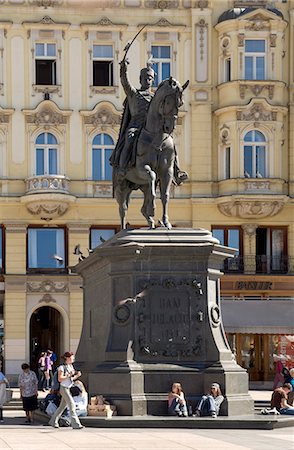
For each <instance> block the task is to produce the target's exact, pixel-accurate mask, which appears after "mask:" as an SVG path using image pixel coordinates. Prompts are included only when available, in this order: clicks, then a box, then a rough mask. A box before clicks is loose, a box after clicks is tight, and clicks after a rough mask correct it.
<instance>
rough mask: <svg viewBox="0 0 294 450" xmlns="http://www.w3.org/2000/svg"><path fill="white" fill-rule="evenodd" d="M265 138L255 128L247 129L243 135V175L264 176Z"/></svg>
mask: <svg viewBox="0 0 294 450" xmlns="http://www.w3.org/2000/svg"><path fill="white" fill-rule="evenodd" d="M266 146H267V144H266V139H265V136H264V135H263V134H262V133H261V132H260V131H257V130H252V131H249V132H248V133H247V134H246V135H245V137H244V177H245V178H264V177H266V176H267V171H266V153H267V152H266Z"/></svg>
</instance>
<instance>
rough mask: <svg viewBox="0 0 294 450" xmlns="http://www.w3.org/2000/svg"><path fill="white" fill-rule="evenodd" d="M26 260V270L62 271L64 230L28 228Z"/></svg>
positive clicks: (63, 262) (63, 266)
mask: <svg viewBox="0 0 294 450" xmlns="http://www.w3.org/2000/svg"><path fill="white" fill-rule="evenodd" d="M27 260H28V269H64V268H65V267H66V265H65V263H66V262H65V230H64V229H63V228H29V229H28V258H27Z"/></svg>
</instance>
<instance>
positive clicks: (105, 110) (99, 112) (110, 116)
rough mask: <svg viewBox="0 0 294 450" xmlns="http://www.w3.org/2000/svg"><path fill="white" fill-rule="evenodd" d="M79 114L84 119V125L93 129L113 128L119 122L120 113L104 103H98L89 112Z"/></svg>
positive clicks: (84, 111)
mask: <svg viewBox="0 0 294 450" xmlns="http://www.w3.org/2000/svg"><path fill="white" fill-rule="evenodd" d="M80 114H81V115H82V116H83V117H84V123H85V124H86V125H92V126H93V127H101V128H103V127H104V126H105V127H113V126H116V125H120V122H121V114H120V112H119V111H117V110H116V109H115V108H114V107H113V105H112V104H110V103H106V102H103V103H102V104H101V103H98V104H97V105H96V106H95V108H94V109H93V110H91V111H87V110H83V111H80Z"/></svg>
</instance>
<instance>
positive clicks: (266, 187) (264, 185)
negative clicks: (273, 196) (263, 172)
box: [245, 180, 270, 191]
mask: <svg viewBox="0 0 294 450" xmlns="http://www.w3.org/2000/svg"><path fill="white" fill-rule="evenodd" d="M245 191H270V181H261V180H257V181H245Z"/></svg>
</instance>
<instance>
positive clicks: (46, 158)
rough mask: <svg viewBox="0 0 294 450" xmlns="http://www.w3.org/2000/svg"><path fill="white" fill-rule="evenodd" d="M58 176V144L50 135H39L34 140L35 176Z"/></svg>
mask: <svg viewBox="0 0 294 450" xmlns="http://www.w3.org/2000/svg"><path fill="white" fill-rule="evenodd" d="M57 174H58V144H57V140H56V138H55V136H53V134H51V133H41V134H39V136H38V137H37V139H36V175H57Z"/></svg>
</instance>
